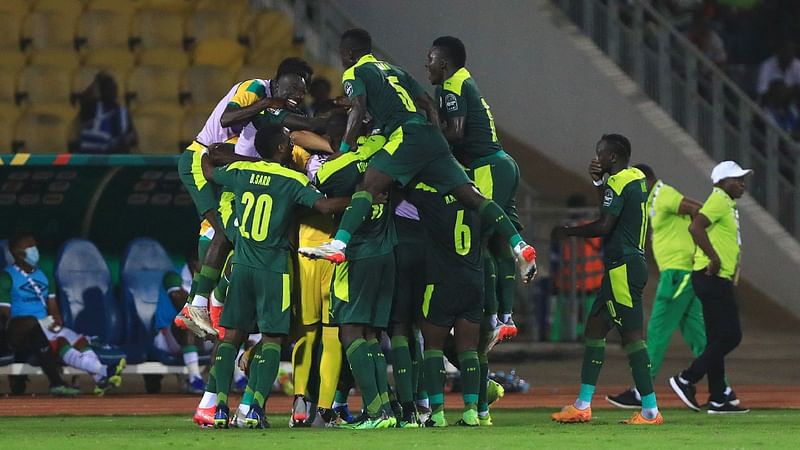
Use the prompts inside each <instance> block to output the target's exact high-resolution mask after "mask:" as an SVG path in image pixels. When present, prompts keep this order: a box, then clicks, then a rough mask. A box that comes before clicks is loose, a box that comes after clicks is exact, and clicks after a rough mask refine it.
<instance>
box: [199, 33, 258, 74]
mask: <svg viewBox="0 0 800 450" xmlns="http://www.w3.org/2000/svg"><path fill="white" fill-rule="evenodd" d="M244 56H245V49H244V47H242V46H241V45H239V43H238V42H236V41H232V40H228V39H209V40H206V41H200V42H199V43H198V44H197V47H196V48H195V49H194V58H193V61H194V64H197V65H209V66H219V67H227V68H228V69H230V70H231V71H236V70H239V67H241V66H242V63H243V62H244Z"/></svg>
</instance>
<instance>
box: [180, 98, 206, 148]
mask: <svg viewBox="0 0 800 450" xmlns="http://www.w3.org/2000/svg"><path fill="white" fill-rule="evenodd" d="M213 108H214V105H203V106H197V107H193V108H190V109H189V111H188V112H187V113H186V115H184V116H183V121H182V122H181V135H180V138H181V146H183V145H184V144H185V145H187V146H188V144H190V143H191V142H192V141H193V140H194V138H195V137H197V134H198V133H200V130H202V129H203V127H204V126H205V124H206V120H208V115H209V114H210V112H211V110H212V109H213Z"/></svg>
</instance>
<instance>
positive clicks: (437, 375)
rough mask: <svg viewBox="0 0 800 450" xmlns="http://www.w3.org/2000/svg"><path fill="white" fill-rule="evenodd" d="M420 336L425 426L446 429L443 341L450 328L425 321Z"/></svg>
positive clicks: (422, 323)
mask: <svg viewBox="0 0 800 450" xmlns="http://www.w3.org/2000/svg"><path fill="white" fill-rule="evenodd" d="M420 328H421V330H422V336H423V338H424V339H425V352H424V360H423V371H424V372H425V375H424V384H425V390H426V391H427V392H428V399H429V401H430V408H431V416H430V418H429V419H428V422H427V423H426V424H425V426H434V427H446V426H447V419H445V416H444V383H445V376H446V372H445V368H444V352H443V351H442V349H443V348H444V343H445V339H447V336H448V335H449V334H450V327H441V326H437V325H434V324H433V323H431V322H428V321H427V320H422V321H421V323H420Z"/></svg>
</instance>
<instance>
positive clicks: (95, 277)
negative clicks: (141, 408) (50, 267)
mask: <svg viewBox="0 0 800 450" xmlns="http://www.w3.org/2000/svg"><path fill="white" fill-rule="evenodd" d="M54 272H55V279H56V285H57V286H58V298H59V307H60V309H61V316H62V317H63V319H64V325H65V326H67V327H69V328H72V329H73V330H75V331H77V332H79V333H81V334H84V335H86V336H89V337H90V338H91V339H92V344H93V346H94V348H95V351H96V352H97V354H98V356H100V359H101V360H103V362H115V361H116V360H119V358H121V357H123V356H125V353H124V352H122V351H121V350H120V349H119V347H118V345H119V344H120V342H121V338H122V333H121V328H122V327H121V325H122V323H121V319H120V314H119V308H118V306H117V302H116V300H115V299H114V297H113V295H112V293H111V272H110V271H109V269H108V265H107V264H106V260H105V259H103V255H101V254H100V251H99V250H97V247H96V246H95V245H94V244H93V243H91V242H89V241H87V240H85V239H71V240H69V241H67V242H66V243H65V244H64V245H63V246H62V247H61V250H60V251H59V254H58V256H57V257H56V264H55V270H54Z"/></svg>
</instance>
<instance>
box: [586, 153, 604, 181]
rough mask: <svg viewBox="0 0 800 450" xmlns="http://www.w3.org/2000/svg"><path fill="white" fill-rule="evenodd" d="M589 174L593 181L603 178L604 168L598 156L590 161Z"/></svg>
mask: <svg viewBox="0 0 800 450" xmlns="http://www.w3.org/2000/svg"><path fill="white" fill-rule="evenodd" d="M589 176H591V177H592V180H593V181H600V180H602V179H603V168H602V167H601V166H600V161H598V160H597V158H592V161H591V162H590V163H589Z"/></svg>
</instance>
